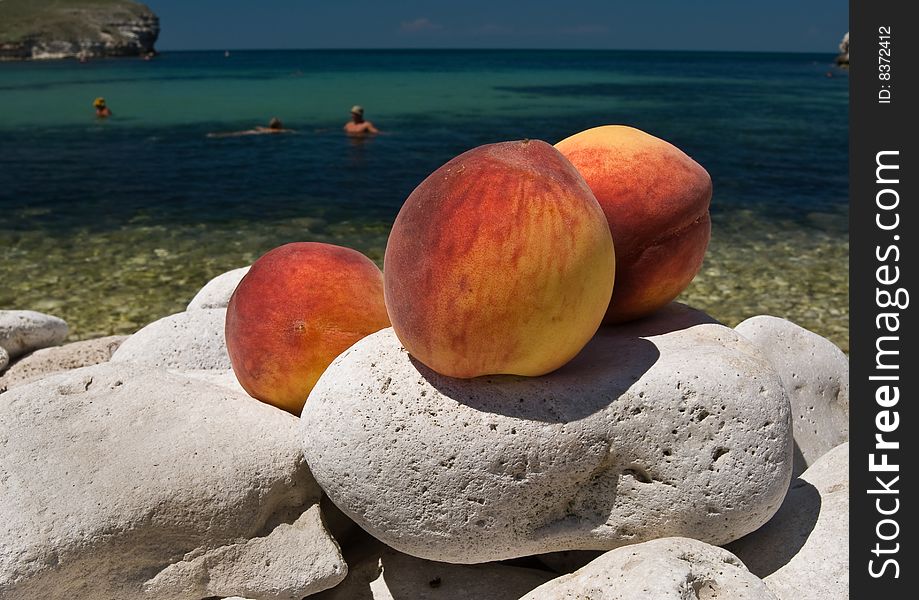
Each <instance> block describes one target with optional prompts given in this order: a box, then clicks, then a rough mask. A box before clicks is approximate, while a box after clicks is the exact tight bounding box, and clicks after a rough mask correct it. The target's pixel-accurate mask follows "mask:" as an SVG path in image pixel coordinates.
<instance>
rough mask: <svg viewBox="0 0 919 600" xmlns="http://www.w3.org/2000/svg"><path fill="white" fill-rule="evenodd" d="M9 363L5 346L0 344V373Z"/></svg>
mask: <svg viewBox="0 0 919 600" xmlns="http://www.w3.org/2000/svg"><path fill="white" fill-rule="evenodd" d="M8 364H10V355H9V352H7V351H6V348H4V347H3V346H0V373H3V370H4V369H6V365H8Z"/></svg>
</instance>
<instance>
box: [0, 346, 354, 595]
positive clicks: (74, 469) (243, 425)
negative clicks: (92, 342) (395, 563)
mask: <svg viewBox="0 0 919 600" xmlns="http://www.w3.org/2000/svg"><path fill="white" fill-rule="evenodd" d="M299 446H300V440H299V438H298V435H297V419H296V418H295V417H293V416H291V415H289V414H287V413H286V412H284V411H281V410H278V409H276V408H273V407H271V406H268V405H267V404H263V403H261V402H256V401H254V400H252V399H251V398H248V397H243V396H240V395H238V394H234V393H232V392H230V391H228V390H225V389H222V388H219V387H216V386H212V385H210V384H207V383H204V382H201V381H195V380H191V379H188V378H186V377H183V376H180V375H176V374H172V373H167V372H165V371H161V370H156V369H150V368H148V367H143V366H140V365H133V364H116V363H111V362H109V363H104V364H100V365H95V366H92V367H85V368H81V369H76V370H73V371H67V372H65V373H60V374H57V375H52V376H50V377H47V378H45V379H42V380H40V381H36V382H34V383H31V384H28V385H25V386H22V387H19V388H16V389H13V390H10V391H9V392H7V393H5V394H4V395H3V397H2V399H0V447H2V448H3V452H0V481H2V482H3V493H2V494H0V597H2V598H3V599H4V600H26V599H29V600H32V599H35V598H122V599H133V598H155V599H157V600H200V599H201V598H204V597H209V596H232V595H241V596H244V597H248V598H254V599H259V600H262V599H266V598H273V599H279V600H280V599H286V600H299V599H300V598H302V597H303V596H306V595H308V594H310V593H314V592H318V591H321V590H323V589H326V588H329V587H331V586H333V585H335V584H336V583H338V582H339V581H341V580H342V579H343V578H344V576H345V573H346V566H345V565H344V563H343V561H342V558H341V555H340V553H339V550H338V547H337V545H336V544H335V542H334V541H333V540H332V539H331V538H330V537H329V536H328V533H327V532H326V530H325V528H324V526H323V525H322V523H321V519H320V509H319V499H320V495H321V490H320V489H319V487H318V486H317V485H316V482H315V480H314V479H313V478H312V476H311V475H310V473H309V469H308V467H307V466H306V463H305V461H304V460H303V456H302V452H301V451H300V447H299Z"/></svg>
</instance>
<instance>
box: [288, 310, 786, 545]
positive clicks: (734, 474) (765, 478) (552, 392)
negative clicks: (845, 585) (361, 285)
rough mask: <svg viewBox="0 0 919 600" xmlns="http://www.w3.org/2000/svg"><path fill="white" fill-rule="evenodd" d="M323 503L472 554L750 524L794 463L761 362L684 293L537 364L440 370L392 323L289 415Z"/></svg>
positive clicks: (388, 538) (779, 397) (759, 518)
mask: <svg viewBox="0 0 919 600" xmlns="http://www.w3.org/2000/svg"><path fill="white" fill-rule="evenodd" d="M301 417H302V418H301V431H302V437H303V439H304V449H305V450H304V451H305V454H306V458H307V461H308V463H309V465H310V467H311V469H312V472H313V474H314V475H315V477H316V479H317V480H318V481H319V483H320V485H321V486H322V487H323V489H324V490H325V491H326V493H327V494H328V496H329V497H330V499H331V500H332V501H333V502H334V503H335V504H336V505H337V506H338V507H339V508H341V509H342V510H343V511H344V512H345V513H346V514H347V515H348V516H349V517H350V518H352V519H353V520H354V521H355V522H357V523H358V524H359V525H360V526H361V527H362V528H364V529H365V530H366V531H368V532H369V533H371V534H372V535H374V536H375V537H376V538H378V539H379V540H381V541H383V542H384V543H386V544H387V545H389V546H391V547H393V548H394V549H396V550H398V551H400V552H403V553H406V554H410V555H413V556H417V557H420V558H426V559H429V560H437V561H444V562H452V563H479V562H488V561H494V560H502V559H508V558H514V557H520V556H528V555H532V554H542V553H548V552H555V551H562V550H608V549H612V548H616V547H618V546H622V545H626V544H634V543H637V542H641V541H646V540H650V539H653V538H657V537H665V536H686V537H693V538H697V539H701V540H704V541H708V542H710V543H713V544H724V543H727V542H729V541H731V540H734V539H737V538H739V537H741V536H743V535H745V534H747V533H749V532H751V531H754V530H756V529H757V528H759V527H760V526H761V525H762V524H764V523H765V522H766V521H768V520H769V518H770V517H771V516H772V515H773V514H774V513H775V511H776V510H777V509H778V507H779V505H780V504H781V502H782V499H783V498H784V495H785V491H786V490H787V487H788V482H789V480H790V476H791V460H792V458H791V456H792V435H791V419H790V409H789V405H788V400H787V398H786V397H785V394H784V391H783V388H782V384H781V380H780V379H779V377H778V375H777V374H776V373H775V371H774V369H773V368H772V366H771V364H770V363H769V361H768V360H767V359H766V358H765V357H764V356H763V355H762V354H761V353H760V352H759V351H758V350H757V349H756V348H755V347H754V346H753V345H752V344H751V343H750V342H748V341H747V340H746V339H745V338H743V337H742V336H740V335H738V334H737V333H736V332H735V331H733V330H732V329H730V328H727V327H724V326H722V325H719V324H716V323H713V322H712V320H711V319H710V318H709V317H707V316H706V315H704V314H703V313H700V312H699V311H694V310H692V309H689V308H687V307H685V306H682V305H672V306H671V307H669V308H668V309H666V310H664V311H662V312H660V313H658V314H657V315H656V316H655V317H653V318H651V319H647V320H643V321H640V322H637V323H635V324H631V325H625V326H618V327H608V328H601V330H600V331H599V332H598V333H597V335H596V337H595V338H594V339H593V340H592V341H591V342H590V343H589V344H588V345H587V347H586V348H585V349H584V350H583V351H582V352H581V353H580V355H579V356H578V357H577V358H575V359H574V360H573V361H572V362H571V363H569V364H568V365H566V366H565V367H563V368H562V369H559V370H558V371H556V372H554V373H551V374H549V375H546V376H543V377H532V378H525V377H513V376H494V377H480V378H477V379H472V380H460V379H452V378H448V377H444V376H441V375H439V374H437V373H435V372H433V371H431V370H430V369H428V368H427V367H425V366H424V365H423V364H421V363H419V362H417V361H416V360H414V359H413V358H412V357H411V356H409V354H408V353H407V352H406V351H405V349H404V348H402V346H401V345H400V344H399V341H398V339H397V338H396V336H395V334H394V333H393V331H392V329H384V330H382V331H380V332H378V333H376V334H373V335H371V336H369V337H367V338H365V339H363V340H361V341H360V342H358V343H357V344H355V345H354V346H352V347H351V348H350V349H349V350H347V351H346V352H345V353H343V354H342V355H341V356H339V357H338V358H337V359H336V360H335V361H334V362H333V363H332V365H331V366H330V367H329V368H328V369H327V370H326V372H325V373H324V374H323V375H322V377H321V378H320V379H319V382H318V383H317V385H316V387H315V388H314V390H313V392H312V393H311V394H310V398H309V400H308V401H307V403H306V406H305V407H304V410H303V413H302V415H301Z"/></svg>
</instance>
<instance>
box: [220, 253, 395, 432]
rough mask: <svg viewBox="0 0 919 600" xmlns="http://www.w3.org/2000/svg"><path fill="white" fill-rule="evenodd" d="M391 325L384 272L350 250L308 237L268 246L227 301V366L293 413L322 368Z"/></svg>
mask: <svg viewBox="0 0 919 600" xmlns="http://www.w3.org/2000/svg"><path fill="white" fill-rule="evenodd" d="M388 326H389V318H388V317H387V316H386V306H385V305H384V303H383V274H382V273H381V272H380V269H378V268H377V266H376V265H375V264H373V262H372V261H371V260H370V259H369V258H367V257H366V256H364V255H363V254H361V253H360V252H357V251H356V250H351V249H350V248H342V247H341V246H333V245H331V244H320V243H312V242H299V243H293V244H286V245H284V246H280V247H278V248H275V249H274V250H271V251H270V252H268V253H267V254H265V255H264V256H262V257H261V258H259V259H258V260H257V261H255V263H253V264H252V268H251V269H249V272H248V273H247V274H246V276H245V277H243V279H242V281H240V283H239V286H237V288H236V291H235V292H234V293H233V296H232V297H231V298H230V302H229V305H228V306H227V321H226V339H227V350H228V352H229V354H230V362H231V364H232V365H233V372H234V373H236V378H237V379H239V383H240V384H241V385H242V386H243V388H244V389H245V390H246V391H247V392H249V395H251V396H252V397H253V398H257V399H259V400H261V401H262V402H267V403H268V404H272V405H274V406H277V407H278V408H283V409H284V410H286V411H289V412H291V413H294V414H295V415H299V414H300V411H301V410H302V409H303V404H304V403H305V402H306V398H307V396H309V393H310V391H311V390H312V389H313V386H314V385H315V384H316V381H317V380H318V379H319V376H320V375H322V373H323V371H325V369H326V367H328V366H329V364H331V362H332V361H333V360H334V359H335V357H337V356H338V355H339V354H341V353H342V352H344V351H345V350H346V349H348V348H349V347H350V346H351V345H353V344H354V343H355V342H357V341H358V340H360V339H361V338H363V337H365V336H368V335H370V334H371V333H374V332H376V331H379V330H380V329H383V328H384V327H388Z"/></svg>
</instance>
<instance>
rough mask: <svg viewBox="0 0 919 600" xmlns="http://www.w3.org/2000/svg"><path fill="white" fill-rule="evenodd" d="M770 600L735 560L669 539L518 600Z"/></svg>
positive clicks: (632, 549)
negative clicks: (721, 599)
mask: <svg viewBox="0 0 919 600" xmlns="http://www.w3.org/2000/svg"><path fill="white" fill-rule="evenodd" d="M690 598H692V599H693V600H697V599H698V600H715V599H719V598H723V599H724V600H776V597H775V595H773V594H772V592H770V591H769V589H768V588H767V587H766V585H765V584H764V583H763V582H762V581H761V580H760V579H759V578H758V577H756V576H755V575H753V574H752V573H750V572H749V571H748V570H747V569H746V567H744V565H743V563H742V562H740V560H738V558H737V557H736V556H734V555H733V554H731V553H730V552H728V551H727V550H724V549H723V548H718V547H716V546H710V545H709V544H706V543H703V542H699V541H697V540H693V539H688V538H681V537H669V538H662V539H657V540H652V541H650V542H644V543H642V544H636V545H634V546H626V547H624V548H618V549H616V550H611V551H610V552H607V553H605V554H603V555H602V556H601V557H600V558H597V559H596V560H594V561H593V562H591V563H590V564H588V565H587V566H585V567H583V568H581V569H579V570H577V571H575V572H574V573H571V574H569V575H563V576H561V577H559V578H558V579H553V580H552V581H550V582H549V583H546V584H544V585H541V586H540V587H538V588H536V589H535V590H533V591H532V592H530V593H529V594H527V595H526V596H524V597H523V598H522V599H521V600H650V599H653V600H689V599H690Z"/></svg>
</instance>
